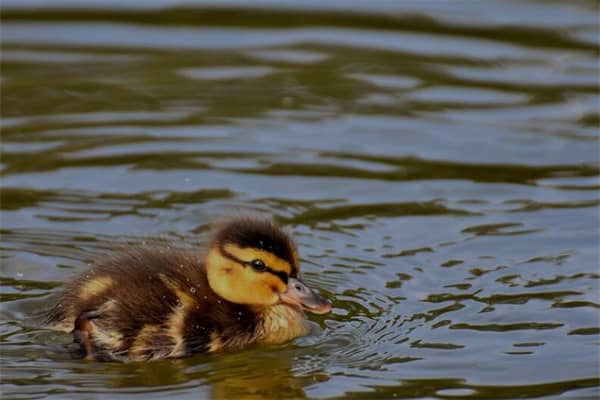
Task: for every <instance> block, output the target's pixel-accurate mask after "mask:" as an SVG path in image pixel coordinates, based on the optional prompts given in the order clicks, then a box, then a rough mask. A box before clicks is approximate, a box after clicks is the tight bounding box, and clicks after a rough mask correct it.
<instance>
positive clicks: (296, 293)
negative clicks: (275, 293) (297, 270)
mask: <svg viewBox="0 0 600 400" xmlns="http://www.w3.org/2000/svg"><path fill="white" fill-rule="evenodd" d="M280 298H281V302H282V303H285V304H289V305H291V306H295V307H300V308H302V309H304V310H306V311H309V312H311V313H313V314H325V313H327V312H329V311H330V310H331V302H330V301H329V300H327V299H326V298H325V297H323V296H321V295H318V294H317V293H316V292H315V291H313V290H312V289H311V288H309V287H308V286H306V285H305V284H304V282H302V281H301V280H299V279H295V278H289V279H288V285H287V290H286V291H285V292H284V293H282V294H281V295H280Z"/></svg>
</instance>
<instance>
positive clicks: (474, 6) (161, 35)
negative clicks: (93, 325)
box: [0, 0, 600, 399]
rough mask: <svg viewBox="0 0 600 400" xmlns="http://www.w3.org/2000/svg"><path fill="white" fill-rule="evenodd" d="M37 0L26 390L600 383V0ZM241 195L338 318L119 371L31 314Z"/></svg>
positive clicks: (402, 390)
mask: <svg viewBox="0 0 600 400" xmlns="http://www.w3.org/2000/svg"><path fill="white" fill-rule="evenodd" d="M5 3H6V2H5ZM34 3H35V1H30V0H27V1H23V2H12V3H11V2H8V4H7V7H8V8H6V9H4V10H3V15H2V27H1V30H2V32H1V40H2V43H1V46H2V48H1V50H2V61H1V66H2V69H1V72H0V89H1V91H0V95H1V101H2V109H1V112H0V114H1V117H2V118H1V119H0V127H1V129H2V158H1V159H0V168H1V170H0V171H1V174H2V190H1V191H0V210H1V212H2V214H1V221H0V222H1V226H0V235H1V246H2V254H0V260H1V265H2V268H1V274H0V279H1V282H2V292H1V293H0V301H2V309H1V310H0V315H1V316H2V323H1V324H0V338H1V340H0V343H1V344H2V385H3V386H2V389H1V390H2V393H3V395H4V396H5V397H6V398H15V399H17V398H18V399H34V398H55V399H62V398H65V397H69V398H81V399H83V398H90V397H94V398H106V399H113V398H139V399H147V398H165V397H169V398H181V399H191V398H206V397H212V398H216V399H226V398H236V399H237V398H240V399H242V398H248V399H258V398H415V397H427V398H517V397H544V396H548V397H553V398H554V397H556V396H566V397H573V398H585V397H587V398H595V397H597V396H598V394H599V389H598V388H599V387H600V385H599V382H600V381H599V376H600V374H599V368H600V365H599V361H598V347H597V346H598V335H599V334H600V321H599V319H598V315H599V314H598V309H599V308H600V299H599V298H598V296H599V295H598V293H599V289H600V288H599V287H598V278H599V277H600V271H598V265H599V252H598V243H599V240H600V238H599V223H600V221H599V216H598V205H599V203H600V202H599V200H598V193H597V192H598V188H600V182H599V180H598V175H599V173H600V169H599V163H598V161H599V160H598V154H600V153H599V151H600V149H599V148H598V128H599V125H600V124H599V123H600V114H599V111H598V110H599V109H600V102H599V97H598V82H597V77H598V53H599V52H598V35H597V29H598V28H597V21H596V14H597V11H598V10H597V8H598V5H597V4H596V3H595V2H585V1H581V2H571V3H559V2H543V3H542V2H537V1H527V2H520V3H505V2H502V3H501V2H495V1H489V2H486V5H485V7H483V6H481V5H480V4H479V3H474V2H454V3H453V4H452V6H450V5H449V4H445V3H439V2H431V3H429V2H412V1H409V2H386V1H375V2H369V3H368V4H367V3H364V4H363V3H359V4H356V5H355V4H352V5H350V4H349V3H344V2H338V1H334V2H328V3H327V4H320V3H321V2H317V1H312V0H311V1H308V2H306V3H302V4H292V3H289V4H288V3H286V4H285V6H282V5H281V3H269V2H265V3H261V5H262V7H258V8H253V7H250V6H248V5H247V4H243V5H242V4H240V3H238V2H236V1H229V2H228V3H227V4H229V6H228V7H226V6H220V7H215V6H214V5H213V6H207V5H206V4H205V3H204V2H195V3H189V2H188V3H187V5H186V4H182V5H179V6H169V7H165V8H160V7H158V6H157V5H156V4H159V3H160V2H155V3H153V4H152V5H149V4H145V5H144V6H141V5H140V4H137V3H133V2H131V3H132V4H129V3H128V2H121V3H114V4H112V3H107V4H106V8H100V9H85V8H81V9H79V10H74V9H65V8H60V7H58V8H15V7H17V6H18V7H24V6H25V5H28V4H29V5H32V4H34ZM81 4H82V6H83V5H85V3H84V2H81ZM162 4H165V5H167V4H168V2H164V3H162ZM9 6H12V7H9ZM109 6H114V7H115V8H110V7H109ZM129 7H138V8H137V9H134V8H131V9H130V8H129ZM286 7H290V8H286ZM240 211H248V212H259V213H264V214H267V215H270V216H273V217H274V218H276V219H277V220H278V221H280V222H281V223H282V224H284V225H285V226H287V227H288V228H289V229H290V230H292V231H293V232H294V234H295V236H296V238H297V242H298V245H299V247H300V251H301V258H302V263H303V273H304V276H305V279H306V280H307V281H308V282H309V283H310V284H311V285H313V286H315V287H318V288H319V289H320V290H322V291H323V292H324V293H325V294H326V295H327V296H328V297H330V298H332V299H334V308H333V310H332V313H330V314H328V315H324V316H317V317H314V318H313V321H314V322H315V323H316V324H317V325H318V326H319V327H320V328H319V329H317V328H315V331H314V333H313V334H311V335H309V336H307V337H304V338H301V339H298V340H297V341H295V342H294V343H290V344H286V345H283V346H278V347H270V348H251V349H246V350H244V351H240V352H236V353H231V354H223V355H219V356H214V357H206V356H199V357H193V358H190V359H185V360H169V361H159V362H154V363H129V364H113V363H103V364H98V363H87V362H82V361H80V360H74V359H73V358H72V357H71V354H70V346H69V338H68V337H66V336H64V335H59V334H56V333H54V332H48V331H44V330H40V329H37V328H32V327H31V326H30V324H28V323H27V322H26V318H27V316H28V315H31V314H32V313H34V312H35V311H37V310H39V309H40V308H41V307H43V306H44V305H45V304H46V302H47V298H48V297H49V296H50V295H51V294H52V293H54V292H55V291H56V290H57V287H58V286H59V285H60V284H61V282H64V281H65V280H67V279H69V277H70V276H72V275H73V274H75V273H77V271H80V270H81V269H82V268H85V266H86V265H87V264H89V263H92V262H94V260H95V259H96V258H97V257H100V256H101V255H102V254H104V253H105V252H107V251H109V250H111V249H113V248H114V247H115V246H119V245H123V244H125V245H135V244H140V243H148V242H152V243H158V244H160V243H173V244H175V245H177V246H183V247H187V246H193V245H198V246H201V245H202V244H205V243H206V240H207V238H206V235H207V232H208V229H209V226H210V223H211V221H213V220H215V219H216V218H218V217H219V216H221V215H224V214H230V213H236V212H240ZM311 318H312V317H311ZM557 362H559V363H560V365H558V364H557Z"/></svg>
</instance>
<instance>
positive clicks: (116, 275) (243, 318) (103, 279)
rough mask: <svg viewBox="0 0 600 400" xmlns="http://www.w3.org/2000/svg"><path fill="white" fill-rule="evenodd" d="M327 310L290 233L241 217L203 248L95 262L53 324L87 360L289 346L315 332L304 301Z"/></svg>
mask: <svg viewBox="0 0 600 400" xmlns="http://www.w3.org/2000/svg"><path fill="white" fill-rule="evenodd" d="M257 261H260V262H257ZM329 307H330V306H329V303H328V302H327V301H326V300H325V299H323V298H321V297H320V296H318V295H316V294H315V293H314V292H312V291H311V290H310V289H309V288H307V287H306V286H304V284H303V283H302V282H301V281H300V280H299V279H298V259H297V252H296V248H295V246H294V244H293V242H292V241H291V239H290V238H289V236H288V235H286V234H285V233H284V232H283V231H282V230H281V229H279V228H278V227H277V226H276V225H274V224H273V223H272V222H270V221H268V220H261V219H250V218H238V219H234V220H231V221H229V222H228V223H226V224H224V225H223V226H221V228H220V229H219V230H218V231H217V232H216V233H215V235H214V239H213V241H212V244H211V246H210V248H209V249H208V251H207V252H206V253H204V254H202V253H201V252H197V251H179V250H173V249H162V250H161V249H153V248H135V249H128V250H126V251H124V252H120V253H118V254H115V255H113V256H111V257H109V258H108V259H106V260H104V261H102V262H99V263H97V264H96V265H95V266H93V267H92V268H91V269H89V270H88V271H86V272H85V273H83V274H82V275H80V276H79V277H78V278H76V279H75V280H74V281H72V282H70V283H68V284H66V285H65V287H64V289H63V291H62V293H61V294H60V295H59V296H58V301H57V303H56V304H55V305H54V306H53V307H52V308H51V309H50V310H49V311H48V313H47V315H46V322H47V324H48V325H49V326H51V327H53V328H55V329H59V330H63V331H66V332H71V333H72V334H73V337H74V340H75V342H77V343H79V344H80V345H81V348H82V350H83V352H84V354H85V355H86V357H87V358H88V359H113V360H114V359H117V360H119V359H120V360H143V359H158V358H169V357H184V356H188V355H191V354H196V353H206V352H215V351H219V350H223V349H235V348H240V347H242V346H245V345H248V344H251V343H282V342H285V341H287V340H290V339H292V338H294V337H297V336H300V335H303V334H306V333H307V331H308V326H307V322H306V320H305V317H304V314H303V312H302V309H303V308H304V309H308V310H311V311H313V312H326V311H328V310H329Z"/></svg>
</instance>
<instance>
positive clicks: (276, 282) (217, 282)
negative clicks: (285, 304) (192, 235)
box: [207, 247, 286, 305]
mask: <svg viewBox="0 0 600 400" xmlns="http://www.w3.org/2000/svg"><path fill="white" fill-rule="evenodd" d="M232 255H233V254H232ZM246 255H248V254H246ZM234 257H237V255H234ZM250 261H251V260H250ZM207 274H208V283H209V285H210V287H211V289H212V290H214V291H215V293H217V294H218V295H219V296H221V297H222V298H224V299H225V300H228V301H230V302H232V303H236V304H254V305H271V304H274V303H276V302H277V301H278V299H279V293H281V292H283V291H285V288H286V285H285V284H284V283H283V282H282V281H281V279H279V278H278V277H276V276H275V275H273V274H270V273H268V272H262V273H258V272H256V271H254V270H253V269H252V267H245V266H243V265H241V264H239V263H237V262H236V261H234V260H231V259H230V258H227V257H225V256H224V255H223V254H222V253H221V250H220V249H219V248H218V247H215V248H213V249H212V250H211V251H210V252H209V254H208V257H207Z"/></svg>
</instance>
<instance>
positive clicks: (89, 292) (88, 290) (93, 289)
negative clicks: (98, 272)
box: [79, 276, 114, 301]
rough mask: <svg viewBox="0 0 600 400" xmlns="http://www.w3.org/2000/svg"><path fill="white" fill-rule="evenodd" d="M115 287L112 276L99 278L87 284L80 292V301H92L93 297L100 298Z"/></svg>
mask: <svg viewBox="0 0 600 400" xmlns="http://www.w3.org/2000/svg"><path fill="white" fill-rule="evenodd" d="M113 285H114V281H113V279H112V278H111V277H110V276H99V277H98V278H94V279H90V280H89V281H87V282H85V283H84V284H83V285H82V286H81V289H80V290H79V299H80V300H81V301H87V300H90V299H91V298H93V297H96V296H100V295H101V294H102V293H104V292H106V291H107V290H108V289H110V288H111V287H112V286H113Z"/></svg>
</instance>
